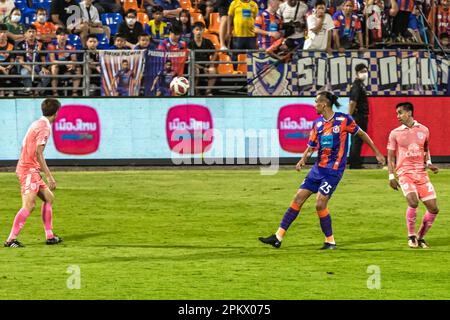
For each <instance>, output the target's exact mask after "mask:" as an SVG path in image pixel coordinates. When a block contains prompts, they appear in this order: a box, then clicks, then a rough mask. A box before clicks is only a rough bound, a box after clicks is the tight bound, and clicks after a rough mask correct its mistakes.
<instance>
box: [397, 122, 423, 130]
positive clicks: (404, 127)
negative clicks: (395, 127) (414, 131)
mask: <svg viewBox="0 0 450 320" xmlns="http://www.w3.org/2000/svg"><path fill="white" fill-rule="evenodd" d="M419 125H420V123H418V122H417V121H416V120H414V122H413V125H412V126H411V128H413V127H418V126H419ZM400 128H402V129H411V128H410V127H408V126H407V125H404V124H402V125H401V126H400Z"/></svg>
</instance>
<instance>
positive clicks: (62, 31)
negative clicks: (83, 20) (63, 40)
mask: <svg viewBox="0 0 450 320" xmlns="http://www.w3.org/2000/svg"><path fill="white" fill-rule="evenodd" d="M60 34H69V33H68V32H67V30H66V29H65V28H58V29H56V35H57V36H58V35H60Z"/></svg>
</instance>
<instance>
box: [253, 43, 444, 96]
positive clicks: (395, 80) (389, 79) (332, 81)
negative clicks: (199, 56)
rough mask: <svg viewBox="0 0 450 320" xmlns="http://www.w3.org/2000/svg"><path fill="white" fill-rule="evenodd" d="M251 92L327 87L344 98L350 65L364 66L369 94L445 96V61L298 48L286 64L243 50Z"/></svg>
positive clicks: (417, 54)
mask: <svg viewBox="0 0 450 320" xmlns="http://www.w3.org/2000/svg"><path fill="white" fill-rule="evenodd" d="M247 61H248V62H247V63H248V71H249V72H248V75H247V79H248V82H251V84H252V85H249V86H248V94H249V95H251V96H269V95H274V94H277V95H289V96H315V95H316V94H317V92H318V91H321V90H331V91H333V92H335V93H336V94H338V95H339V96H348V95H349V92H350V86H351V84H352V82H353V80H354V79H355V76H356V73H355V66H356V65H357V64H359V63H364V64H365V65H367V66H369V76H368V80H367V82H366V85H367V90H368V92H369V93H370V94H371V95H372V96H398V95H448V92H447V84H448V77H449V75H448V66H449V61H448V60H446V59H445V58H443V57H442V56H439V55H434V54H433V55H432V56H430V55H429V53H428V52H426V51H410V50H380V51H365V52H358V51H348V52H344V53H333V54H332V55H328V54H327V53H326V52H312V51H311V52H308V51H301V52H298V53H297V54H296V55H295V56H294V57H293V59H292V61H290V62H288V63H279V62H277V61H276V60H274V59H273V58H270V57H267V55H266V54H265V53H253V54H248V59H247Z"/></svg>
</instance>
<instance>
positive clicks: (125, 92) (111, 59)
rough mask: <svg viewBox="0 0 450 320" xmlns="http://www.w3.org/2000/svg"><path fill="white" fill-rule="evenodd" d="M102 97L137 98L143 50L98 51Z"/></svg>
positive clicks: (141, 72) (142, 69) (141, 73)
mask: <svg viewBox="0 0 450 320" xmlns="http://www.w3.org/2000/svg"><path fill="white" fill-rule="evenodd" d="M99 53H100V69H101V84H102V85H101V87H102V96H125V97H128V96H138V95H139V89H140V87H141V79H142V75H143V72H144V50H99Z"/></svg>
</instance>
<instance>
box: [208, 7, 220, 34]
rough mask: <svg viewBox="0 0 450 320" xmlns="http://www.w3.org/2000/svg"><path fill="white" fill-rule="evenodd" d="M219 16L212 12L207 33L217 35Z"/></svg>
mask: <svg viewBox="0 0 450 320" xmlns="http://www.w3.org/2000/svg"><path fill="white" fill-rule="evenodd" d="M219 24H220V16H219V13H218V12H213V13H211V14H210V15H209V27H208V30H209V32H212V33H217V34H219Z"/></svg>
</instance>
